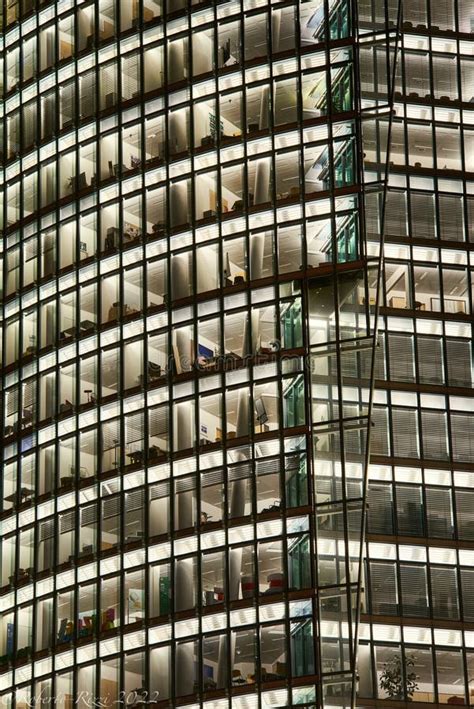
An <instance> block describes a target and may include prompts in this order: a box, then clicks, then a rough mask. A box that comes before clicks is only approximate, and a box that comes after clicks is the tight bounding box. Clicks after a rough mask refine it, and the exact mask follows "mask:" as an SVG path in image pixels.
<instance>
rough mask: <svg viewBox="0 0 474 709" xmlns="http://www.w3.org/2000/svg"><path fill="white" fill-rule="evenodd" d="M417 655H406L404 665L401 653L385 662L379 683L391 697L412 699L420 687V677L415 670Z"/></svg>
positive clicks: (401, 699)
mask: <svg viewBox="0 0 474 709" xmlns="http://www.w3.org/2000/svg"><path fill="white" fill-rule="evenodd" d="M415 659H416V658H415V657H414V656H413V655H406V656H405V662H404V665H403V666H402V660H401V658H400V656H399V655H392V657H391V658H390V659H389V660H388V662H384V664H383V669H382V674H381V675H380V679H379V685H380V689H383V690H384V692H386V693H387V695H388V697H389V698H390V699H398V700H400V701H403V700H404V699H405V697H406V700H407V701H409V702H410V701H411V700H412V697H413V694H414V693H415V692H416V690H417V689H418V682H417V680H418V679H419V677H418V675H417V674H416V672H415V669H414V668H415Z"/></svg>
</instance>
